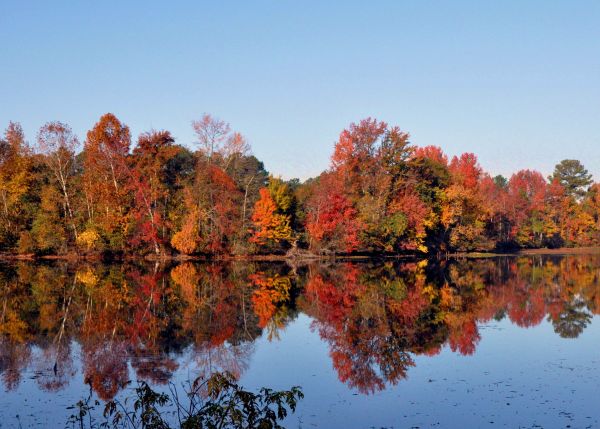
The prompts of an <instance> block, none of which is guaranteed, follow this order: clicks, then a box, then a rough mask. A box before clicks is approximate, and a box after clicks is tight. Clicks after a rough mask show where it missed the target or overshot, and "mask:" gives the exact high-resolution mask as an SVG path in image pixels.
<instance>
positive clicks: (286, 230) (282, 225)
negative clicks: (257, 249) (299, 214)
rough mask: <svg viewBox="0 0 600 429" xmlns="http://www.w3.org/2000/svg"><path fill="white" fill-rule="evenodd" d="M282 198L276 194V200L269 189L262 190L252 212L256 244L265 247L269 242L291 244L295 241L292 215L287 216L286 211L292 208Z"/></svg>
mask: <svg viewBox="0 0 600 429" xmlns="http://www.w3.org/2000/svg"><path fill="white" fill-rule="evenodd" d="M277 197H279V198H277ZM282 198H283V197H282V196H281V195H278V194H275V198H274V197H273V194H272V193H271V191H270V189H269V188H262V189H261V190H260V199H259V200H258V201H257V202H256V204H255V205H254V210H253V212H252V222H253V224H254V233H253V235H252V238H251V240H252V241H254V242H255V243H257V244H259V245H265V244H267V243H269V242H271V243H279V242H281V241H287V242H289V241H291V240H292V239H293V233H292V228H291V227H290V215H289V214H286V210H285V209H284V208H287V209H289V207H290V206H289V204H286V202H285V200H283V201H282ZM278 203H279V204H278Z"/></svg>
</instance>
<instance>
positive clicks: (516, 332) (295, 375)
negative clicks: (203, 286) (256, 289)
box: [0, 314, 600, 428]
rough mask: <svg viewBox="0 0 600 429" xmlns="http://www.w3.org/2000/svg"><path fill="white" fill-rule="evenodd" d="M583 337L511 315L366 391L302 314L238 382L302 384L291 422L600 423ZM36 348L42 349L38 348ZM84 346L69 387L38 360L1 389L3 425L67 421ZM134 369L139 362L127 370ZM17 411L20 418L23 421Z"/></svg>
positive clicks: (593, 337) (594, 371)
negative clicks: (48, 381)
mask: <svg viewBox="0 0 600 429" xmlns="http://www.w3.org/2000/svg"><path fill="white" fill-rule="evenodd" d="M597 319H598V317H596V318H594V321H593V322H595V323H592V324H590V325H589V326H588V327H587V328H586V330H585V331H584V332H583V333H582V334H581V335H580V336H579V337H578V338H577V339H563V338H561V337H560V336H558V335H557V334H556V333H555V332H554V330H553V327H552V325H551V324H549V323H547V322H546V321H544V322H542V323H541V324H540V325H538V326H536V327H534V328H529V329H523V328H519V327H517V326H516V325H513V324H512V323H511V322H510V321H509V320H507V319H504V320H502V321H500V322H494V321H493V322H490V323H487V324H485V325H482V326H481V337H482V338H481V341H480V343H479V345H478V347H477V349H476V351H475V354H474V355H472V356H462V355H460V354H458V353H455V352H452V351H450V350H449V349H448V348H447V347H445V348H444V350H443V351H442V353H441V354H439V355H437V356H433V357H429V356H416V357H415V363H416V365H415V367H412V368H411V369H410V371H409V373H408V377H407V379H406V380H403V381H402V382H400V383H399V384H398V385H396V386H388V388H387V389H386V390H384V391H381V392H377V393H375V394H372V395H366V396H365V395H362V394H359V393H358V392H356V391H353V390H351V389H348V387H347V386H346V385H345V384H343V383H341V382H340V381H339V380H338V377H337V373H336V372H335V371H334V370H333V368H332V362H331V358H330V357H329V349H328V347H327V345H326V344H325V343H324V342H323V341H322V340H321V339H320V337H319V335H318V333H317V332H315V331H314V330H313V329H311V319H310V318H309V317H308V316H306V315H303V314H301V315H299V316H298V318H297V319H296V320H294V321H293V322H291V323H290V324H289V325H288V326H287V327H286V328H285V329H284V330H283V331H282V332H280V336H279V340H272V341H269V340H268V339H267V332H264V333H263V335H262V337H261V338H260V339H258V340H257V341H256V342H255V343H254V344H253V345H252V348H253V351H250V353H249V355H248V356H249V361H248V368H247V370H246V371H245V372H244V374H243V376H242V379H241V384H242V385H244V386H245V387H247V388H251V389H254V388H258V387H260V386H270V387H273V388H276V389H279V388H282V389H283V388H288V387H290V386H292V385H301V386H302V387H303V391H304V393H305V399H304V400H303V401H302V402H301V404H300V407H299V409H298V411H297V412H296V414H294V415H292V416H291V417H290V418H289V419H288V421H287V424H288V426H289V427H290V428H295V427H303V428H307V427H323V428H336V427H339V428H354V427H356V428H368V427H371V426H373V427H397V428H399V427H412V426H418V427H432V426H436V425H437V426H440V427H481V426H485V425H490V426H491V425H492V422H493V426H494V427H495V426H498V427H502V426H506V427H517V426H519V425H521V426H523V427H536V426H535V425H539V426H542V427H566V425H571V427H588V426H590V425H591V427H595V426H597V425H598V424H599V422H600V409H598V407H597V391H598V386H599V385H600V365H599V363H600V348H599V347H598V344H599V343H600V342H599V340H600V323H599V321H598V320H597ZM34 353H40V350H39V349H35V350H34ZM80 357H81V351H80V348H79V346H78V345H77V344H74V345H73V368H72V370H74V371H75V372H76V375H75V377H73V378H71V380H70V382H69V385H68V388H67V389H62V390H59V391H58V392H55V393H48V392H44V391H41V390H40V389H39V385H38V381H39V380H38V379H39V378H40V377H44V371H52V368H41V367H40V366H39V365H38V367H35V366H33V367H32V368H30V369H29V370H28V371H27V373H26V374H24V377H23V381H22V383H21V385H20V386H19V388H18V389H17V390H16V391H13V392H10V393H7V392H2V399H1V400H0V403H1V405H2V407H1V409H0V417H1V419H0V427H6V428H9V427H17V425H18V421H20V422H21V424H22V425H23V427H30V426H36V425H41V424H42V423H44V424H45V425H46V426H48V427H63V424H64V422H65V420H66V417H67V416H68V415H69V411H67V410H66V407H68V406H69V405H72V404H73V403H74V402H76V401H77V400H78V399H79V398H81V397H83V396H84V395H85V394H86V392H87V389H88V388H87V386H85V385H84V384H83V376H82V375H81V366H80V365H81V364H80V362H81V359H80ZM177 361H178V363H179V368H178V369H177V370H176V371H175V373H174V377H173V381H174V382H176V383H178V382H179V383H181V382H184V381H185V380H188V379H190V378H193V377H194V376H196V375H197V373H198V371H197V356H194V354H193V353H192V352H191V350H189V349H188V350H187V351H186V352H184V353H183V354H182V355H181V356H179V357H178V359H177ZM129 371H130V375H133V370H132V368H129ZM16 415H19V416H20V417H19V419H18V420H17V419H16V417H15V416H16Z"/></svg>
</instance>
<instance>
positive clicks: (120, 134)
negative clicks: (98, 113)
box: [83, 113, 131, 250]
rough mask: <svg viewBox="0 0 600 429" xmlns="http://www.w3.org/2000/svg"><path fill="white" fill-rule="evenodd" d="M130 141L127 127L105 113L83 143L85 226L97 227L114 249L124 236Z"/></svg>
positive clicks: (120, 245) (127, 197)
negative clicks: (86, 222) (86, 224)
mask: <svg viewBox="0 0 600 429" xmlns="http://www.w3.org/2000/svg"><path fill="white" fill-rule="evenodd" d="M130 143H131V137H130V133H129V127H127V125H125V124H123V123H122V122H120V121H119V120H118V119H117V117H116V116H115V115H113V114H112V113H107V114H105V115H103V116H102V117H101V118H100V120H99V121H98V122H97V123H96V125H94V127H93V128H92V129H91V130H90V131H88V133H87V139H86V141H85V146H84V161H83V162H84V168H85V171H84V179H83V181H84V192H85V201H86V206H87V221H88V228H95V227H98V228H99V229H100V232H101V233H102V234H103V235H104V237H105V239H106V240H107V241H108V245H109V248H110V249H114V250H120V249H122V248H123V245H124V240H125V225H126V208H127V204H128V200H129V193H128V188H127V183H128V180H129V167H128V163H127V158H128V155H129V146H130Z"/></svg>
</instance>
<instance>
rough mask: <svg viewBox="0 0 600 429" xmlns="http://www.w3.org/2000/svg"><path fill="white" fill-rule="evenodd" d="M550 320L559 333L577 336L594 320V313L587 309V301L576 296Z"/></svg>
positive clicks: (564, 336) (562, 335)
mask: <svg viewBox="0 0 600 429" xmlns="http://www.w3.org/2000/svg"><path fill="white" fill-rule="evenodd" d="M550 320H551V322H552V325H553V326H554V331H555V332H556V333H557V334H558V335H560V336H561V337H563V338H577V337H578V336H579V335H580V334H581V333H582V332H583V330H584V329H585V328H586V326H587V325H588V324H589V323H590V322H591V321H592V315H591V314H590V313H589V312H588V311H587V309H586V305H585V301H583V300H580V299H577V298H576V299H574V300H573V301H571V302H568V303H565V306H564V308H563V310H562V311H561V312H560V313H559V314H558V315H557V316H556V317H551V318H550Z"/></svg>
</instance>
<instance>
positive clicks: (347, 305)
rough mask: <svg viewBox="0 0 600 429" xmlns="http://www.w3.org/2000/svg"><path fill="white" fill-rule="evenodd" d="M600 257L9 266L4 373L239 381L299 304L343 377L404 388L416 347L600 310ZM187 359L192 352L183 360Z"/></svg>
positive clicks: (102, 389)
mask: <svg viewBox="0 0 600 429" xmlns="http://www.w3.org/2000/svg"><path fill="white" fill-rule="evenodd" d="M598 266H600V257H598V256H578V257H564V258H561V257H539V256H536V257H523V258H521V257H519V258H496V259H486V260H458V261H442V262H439V263H437V264H433V263H429V264H426V263H424V262H421V263H416V262H409V263H401V264H400V263H391V262H389V263H378V264H364V263H360V264H357V263H355V264H351V263H345V264H333V265H331V266H323V265H318V264H314V265H309V266H304V267H302V266H301V267H296V268H295V269H294V270H290V269H289V268H288V267H286V266H285V265H282V264H279V265H277V264H248V263H231V264H216V263H212V264H192V263H182V264H180V265H177V266H175V267H174V268H172V269H171V270H164V269H161V268H160V267H158V266H150V267H147V266H137V265H114V266H103V265H94V266H87V265H83V266H78V267H71V266H69V265H67V264H62V263H57V264H53V265H42V266H34V265H32V264H16V265H12V266H7V267H5V268H3V269H2V270H0V376H1V380H2V383H3V384H4V386H5V387H6V388H7V389H14V388H16V387H17V386H18V384H19V382H20V380H21V377H22V372H23V371H24V370H26V369H27V368H31V369H32V370H34V371H36V377H37V382H38V384H39V385H40V387H41V388H43V389H46V390H51V391H55V390H59V389H61V388H64V387H65V386H66V385H68V383H69V381H70V380H71V378H72V377H73V376H74V374H75V369H74V368H75V367H76V365H75V364H74V362H73V359H74V357H75V356H76V355H74V353H73V342H74V341H75V342H78V343H79V344H80V346H81V351H82V353H81V359H82V368H83V372H84V376H85V378H86V379H87V380H88V381H89V382H90V383H91V385H92V386H93V388H94V389H95V390H96V392H97V393H98V395H99V396H100V397H102V398H105V399H108V398H111V397H113V396H114V395H115V394H116V393H117V392H118V391H119V389H121V386H122V385H123V384H124V383H125V382H126V381H128V378H129V377H131V376H132V375H131V374H130V372H129V368H132V369H133V371H134V372H135V375H133V377H135V378H138V379H144V380H147V381H149V382H152V383H155V384H157V383H166V382H167V381H168V380H169V379H171V377H172V376H173V373H174V372H175V371H176V370H177V369H178V368H179V365H183V366H184V367H185V368H189V369H190V370H191V371H192V372H193V373H195V374H196V375H203V376H208V375H209V374H210V373H211V372H214V371H223V370H227V371H229V372H231V373H233V374H236V375H238V376H239V375H241V374H242V373H243V372H244V371H246V369H247V368H248V364H249V362H250V357H251V356H252V354H253V351H254V348H253V341H254V340H255V339H256V338H257V337H258V336H260V335H261V333H262V332H263V330H264V331H265V332H266V336H267V338H269V339H273V338H277V336H278V333H279V332H280V331H281V330H282V329H283V328H285V326H286V325H287V324H288V323H289V322H290V320H292V319H293V318H294V317H295V314H296V312H297V311H298V309H300V310H301V311H304V312H305V313H307V314H308V315H310V316H311V317H312V318H313V319H314V322H313V325H312V326H313V329H314V330H316V331H317V332H318V333H319V335H320V336H321V337H322V338H323V340H324V341H326V342H327V344H328V345H329V348H330V356H331V358H332V362H333V366H334V368H335V370H336V371H337V373H338V375H339V378H340V380H341V381H343V382H345V383H347V384H348V385H349V386H351V387H354V388H356V389H358V390H360V391H362V392H375V391H377V390H380V389H383V388H384V387H385V386H386V385H387V384H393V383H398V382H400V381H401V380H402V379H404V378H405V377H406V376H407V373H408V370H409V368H410V367H411V366H413V365H414V356H415V355H435V354H437V353H439V352H440V350H442V348H443V347H444V346H448V347H449V348H450V349H451V350H454V351H456V352H458V353H462V354H472V353H474V352H475V349H476V347H477V344H478V342H479V339H480V335H479V329H478V326H479V325H480V324H481V323H485V322H487V321H490V320H492V319H501V318H503V317H508V318H509V319H510V320H511V321H512V322H513V323H515V324H517V325H518V326H521V327H525V328H527V327H531V326H535V325H537V324H539V323H540V322H541V321H542V320H543V319H544V317H545V316H546V315H548V320H549V321H550V322H551V323H552V324H553V326H554V328H555V331H556V332H557V333H558V334H559V335H560V336H561V337H565V338H574V337H577V336H578V335H580V334H581V332H582V331H583V330H584V329H585V327H586V326H587V325H588V324H589V323H590V321H591V318H592V315H593V314H598V313H600V284H599V282H600V278H599V277H598V276H597V270H598ZM181 356H185V359H182V357H181Z"/></svg>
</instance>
